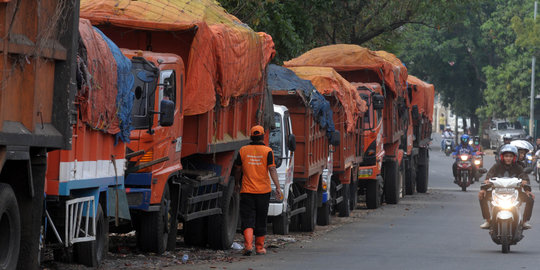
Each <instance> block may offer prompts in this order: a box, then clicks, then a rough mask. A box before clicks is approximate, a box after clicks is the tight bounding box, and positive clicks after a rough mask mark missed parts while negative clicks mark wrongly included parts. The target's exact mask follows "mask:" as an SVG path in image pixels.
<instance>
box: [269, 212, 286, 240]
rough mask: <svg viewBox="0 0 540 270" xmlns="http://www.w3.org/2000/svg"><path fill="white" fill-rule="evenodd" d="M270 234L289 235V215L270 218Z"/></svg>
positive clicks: (284, 213) (284, 214)
mask: <svg viewBox="0 0 540 270" xmlns="http://www.w3.org/2000/svg"><path fill="white" fill-rule="evenodd" d="M272 232H273V233H274V234H279V235H286V234H289V214H288V213H286V212H283V213H281V215H279V216H275V217H273V218H272Z"/></svg>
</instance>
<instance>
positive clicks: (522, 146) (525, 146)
mask: <svg viewBox="0 0 540 270" xmlns="http://www.w3.org/2000/svg"><path fill="white" fill-rule="evenodd" d="M510 145H513V146H515V147H516V148H517V149H518V150H527V152H532V151H534V147H533V146H532V144H531V143H530V142H528V141H525V140H515V141H511V142H510Z"/></svg>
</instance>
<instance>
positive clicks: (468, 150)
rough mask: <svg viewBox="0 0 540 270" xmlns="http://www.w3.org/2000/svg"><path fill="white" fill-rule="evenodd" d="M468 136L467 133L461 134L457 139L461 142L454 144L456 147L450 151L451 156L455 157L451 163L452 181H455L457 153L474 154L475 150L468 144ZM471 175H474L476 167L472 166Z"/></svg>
mask: <svg viewBox="0 0 540 270" xmlns="http://www.w3.org/2000/svg"><path fill="white" fill-rule="evenodd" d="M469 140H470V137H469V135H467V134H463V135H461V137H460V139H459V141H460V142H461V143H460V144H459V145H458V146H456V149H455V150H454V152H453V153H452V157H453V158H455V159H456V161H454V164H453V165H452V173H453V174H454V183H457V162H458V155H461V154H471V155H473V156H476V151H475V150H474V148H473V147H472V146H471V145H469ZM472 169H473V172H472V173H473V175H476V168H475V167H474V166H473V168H472Z"/></svg>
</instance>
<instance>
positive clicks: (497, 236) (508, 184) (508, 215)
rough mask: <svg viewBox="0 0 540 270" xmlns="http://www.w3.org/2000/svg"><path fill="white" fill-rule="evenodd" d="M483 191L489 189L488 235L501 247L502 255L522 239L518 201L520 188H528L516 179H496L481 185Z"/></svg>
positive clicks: (521, 223)
mask: <svg viewBox="0 0 540 270" xmlns="http://www.w3.org/2000/svg"><path fill="white" fill-rule="evenodd" d="M481 188H482V189H484V190H489V189H490V188H491V190H492V193H491V198H492V200H491V228H490V230H489V234H490V235H491V239H492V240H493V242H495V244H498V245H501V246H502V253H508V252H509V251H510V245H515V244H517V243H518V242H519V241H520V240H521V239H523V234H522V233H523V222H524V221H523V213H522V211H521V210H520V206H521V204H522V202H521V201H520V199H519V193H520V189H521V188H529V189H530V186H528V185H526V184H525V183H522V180H521V179H519V178H516V177H511V178H510V177H496V178H492V179H490V180H489V183H488V184H485V185H482V187H481Z"/></svg>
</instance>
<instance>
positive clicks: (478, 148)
mask: <svg viewBox="0 0 540 270" xmlns="http://www.w3.org/2000/svg"><path fill="white" fill-rule="evenodd" d="M472 146H473V148H474V150H475V151H476V152H483V150H484V149H483V148H482V145H480V137H479V136H474V138H473V145H472Z"/></svg>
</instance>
